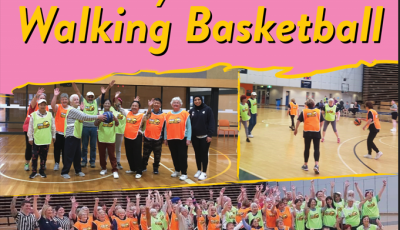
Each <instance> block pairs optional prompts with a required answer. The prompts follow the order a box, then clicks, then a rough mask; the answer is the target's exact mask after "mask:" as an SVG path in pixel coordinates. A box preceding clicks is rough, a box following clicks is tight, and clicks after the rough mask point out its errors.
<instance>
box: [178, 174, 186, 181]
mask: <svg viewBox="0 0 400 230" xmlns="http://www.w3.org/2000/svg"><path fill="white" fill-rule="evenodd" d="M187 178H188V176H187V175H185V174H182V176H180V177H179V180H186V179H187Z"/></svg>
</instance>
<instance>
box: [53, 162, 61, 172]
mask: <svg viewBox="0 0 400 230" xmlns="http://www.w3.org/2000/svg"><path fill="white" fill-rule="evenodd" d="M59 169H60V166H59V164H58V163H55V164H54V169H53V170H54V171H58V170H59Z"/></svg>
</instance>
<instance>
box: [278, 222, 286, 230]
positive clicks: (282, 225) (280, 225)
mask: <svg viewBox="0 0 400 230" xmlns="http://www.w3.org/2000/svg"><path fill="white" fill-rule="evenodd" d="M284 227H285V225H284V224H283V221H282V220H280V221H278V228H280V229H283V228H284Z"/></svg>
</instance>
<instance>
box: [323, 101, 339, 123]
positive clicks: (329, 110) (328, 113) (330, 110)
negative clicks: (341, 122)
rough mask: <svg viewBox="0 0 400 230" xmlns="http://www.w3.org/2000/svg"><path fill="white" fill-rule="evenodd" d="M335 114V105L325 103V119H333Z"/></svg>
mask: <svg viewBox="0 0 400 230" xmlns="http://www.w3.org/2000/svg"><path fill="white" fill-rule="evenodd" d="M335 116H336V105H334V106H332V107H330V106H329V105H328V104H326V105H325V120H327V121H335Z"/></svg>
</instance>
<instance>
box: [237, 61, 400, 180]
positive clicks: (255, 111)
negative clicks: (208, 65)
mask: <svg viewBox="0 0 400 230" xmlns="http://www.w3.org/2000/svg"><path fill="white" fill-rule="evenodd" d="M278 71H279V70H271V71H266V72H257V71H252V70H241V71H240V76H239V77H240V93H239V95H240V125H239V127H240V132H239V135H240V154H241V158H240V162H239V164H240V166H239V167H240V168H239V178H240V179H241V180H248V179H250V180H251V179H268V180H271V179H277V178H304V177H310V178H311V177H319V176H323V177H325V176H341V175H352V174H370V173H397V172H398V164H397V162H398V131H397V125H398V123H397V119H398V118H397V117H398V103H399V100H398V65H397V64H379V65H375V66H373V67H367V66H364V65H360V66H359V67H357V68H351V69H343V70H337V71H333V72H329V73H323V74H316V75H314V76H309V77H304V78H293V79H285V78H277V77H275V74H276V73H277V72H278ZM260 164H261V165H268V167H266V168H261V167H257V166H258V165H260ZM282 166H284V168H285V170H282Z"/></svg>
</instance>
